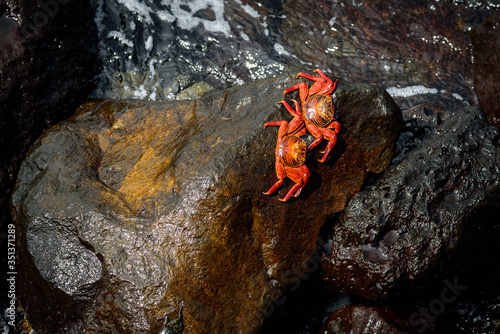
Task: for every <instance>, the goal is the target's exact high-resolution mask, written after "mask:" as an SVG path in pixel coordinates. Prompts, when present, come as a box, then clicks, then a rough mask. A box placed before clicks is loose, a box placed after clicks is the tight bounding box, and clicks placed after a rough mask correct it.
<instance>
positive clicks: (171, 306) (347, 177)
mask: <svg viewBox="0 0 500 334" xmlns="http://www.w3.org/2000/svg"><path fill="white" fill-rule="evenodd" d="M292 78H293V77H292V76H288V75H284V76H278V77H276V78H270V79H266V80H261V81H257V82H254V83H251V84H248V85H245V86H239V87H236V88H233V89H229V90H226V91H221V92H216V93H212V94H211V95H208V96H205V97H204V98H202V99H200V100H195V101H173V102H168V103H160V102H146V101H137V100H127V101H115V100H94V101H91V102H89V103H86V104H84V105H82V106H81V107H80V109H79V110H78V111H77V113H76V114H75V115H74V116H73V117H72V118H71V119H69V120H68V121H65V122H62V123H60V124H58V125H57V126H55V127H53V128H51V129H50V130H49V131H47V132H46V133H45V134H44V135H43V136H42V137H41V138H40V139H39V140H38V141H37V142H36V143H35V145H34V146H33V148H32V150H31V152H30V154H29V155H28V156H27V158H26V160H25V161H24V163H23V166H22V168H21V171H20V173H19V178H18V182H17V187H16V191H15V193H14V195H13V216H14V218H15V221H16V224H17V232H18V235H17V237H18V240H19V250H18V252H19V260H20V265H19V272H20V277H21V279H20V283H21V284H20V287H19V288H20V292H21V300H22V303H23V306H24V307H25V309H26V312H27V314H28V319H29V320H30V322H31V323H32V324H33V327H34V328H35V329H36V330H37V332H39V333H80V332H81V331H82V330H84V329H85V330H86V333H110V332H113V331H118V332H120V333H155V334H156V333H158V332H159V331H160V328H161V327H162V323H163V322H162V321H161V320H159V319H160V318H161V317H163V316H165V315H168V316H169V318H170V319H173V318H175V317H177V316H178V314H179V308H180V305H181V303H182V305H183V322H184V326H185V328H186V330H187V332H189V333H207V332H208V333H256V332H257V331H258V330H259V328H260V327H261V325H262V322H263V319H264V317H265V314H266V311H267V309H268V308H269V307H272V302H273V301H274V300H275V299H277V298H278V297H279V296H280V294H281V293H282V291H283V290H284V289H285V288H286V287H287V286H290V285H292V284H294V283H296V282H297V281H298V280H300V279H301V278H302V277H303V276H304V275H305V274H306V273H307V266H308V265H309V259H310V258H311V256H312V255H313V253H314V250H315V247H316V239H317V237H318V233H319V230H320V228H321V227H322V225H323V224H324V223H325V221H327V220H328V219H329V218H330V217H332V215H333V214H335V213H336V212H339V211H341V210H343V209H344V207H345V205H346V203H347V202H348V201H349V200H350V198H351V197H352V196H353V195H354V194H355V193H356V192H358V191H359V190H360V188H361V187H362V185H363V183H364V182H365V179H366V176H367V174H368V173H369V172H372V173H380V172H382V171H383V170H385V169H386V168H387V167H388V165H389V163H390V161H391V160H392V158H393V150H394V148H395V143H396V141H397V138H398V136H399V133H400V129H401V126H402V115H401V112H400V109H399V108H398V107H397V105H396V104H395V103H394V101H393V100H392V99H391V97H390V96H389V95H388V94H387V92H385V91H384V90H383V89H381V88H380V87H377V86H375V85H366V84H351V83H348V82H344V81H340V82H339V84H338V86H337V87H338V88H337V89H336V91H335V93H334V94H333V97H334V101H335V104H336V107H337V116H338V117H337V119H338V120H339V122H340V123H341V124H342V130H341V135H342V136H341V139H340V140H339V142H338V143H337V145H336V147H335V148H334V149H333V151H332V152H331V153H330V156H331V159H330V160H329V161H327V162H326V163H323V164H321V163H319V162H317V159H319V158H320V157H321V154H320V152H318V151H317V150H316V149H315V150H314V151H313V152H312V153H310V154H309V155H308V159H307V164H308V166H309V167H310V170H311V180H310V182H309V183H308V184H307V185H306V186H305V188H304V190H303V192H302V193H301V194H300V196H299V197H298V198H296V199H292V200H290V201H289V202H288V203H282V202H280V201H278V198H277V196H276V195H275V196H265V195H263V194H262V192H263V191H266V190H267V189H268V188H269V187H270V186H271V185H272V184H273V183H274V182H276V180H277V177H276V174H275V171H274V162H275V158H274V146H275V143H276V135H277V129H276V128H267V129H264V127H263V125H264V123H265V122H266V121H276V120H281V119H288V120H290V119H291V116H290V114H289V113H288V112H287V111H286V110H285V109H284V108H283V107H282V106H278V105H277V104H276V103H277V102H278V101H279V100H281V99H282V98H283V90H284V88H286V87H289V86H291V85H293V84H294V83H296V82H297V80H294V79H292ZM323 145H324V143H323ZM290 186H291V184H290V183H289V184H288V185H286V186H285V187H283V188H282V189H281V194H280V197H283V196H284V193H285V192H286V191H287V190H288V189H289V188H290ZM277 193H278V192H277Z"/></svg>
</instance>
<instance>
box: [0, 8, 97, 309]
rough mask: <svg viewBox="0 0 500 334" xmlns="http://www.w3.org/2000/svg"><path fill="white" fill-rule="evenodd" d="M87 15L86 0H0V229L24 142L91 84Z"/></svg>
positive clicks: (93, 46)
mask: <svg viewBox="0 0 500 334" xmlns="http://www.w3.org/2000/svg"><path fill="white" fill-rule="evenodd" d="M93 18H94V13H93V10H92V7H91V5H90V3H89V1H87V0H86V1H66V0H65V1H62V0H57V1H55V0H52V1H48V0H36V1H28V0H6V1H0V115H1V116H0V147H1V152H2V154H0V226H1V228H0V235H3V234H4V233H6V232H7V225H8V224H9V223H10V222H11V217H10V214H9V212H10V196H11V194H12V190H13V188H14V184H15V180H16V176H17V172H18V170H19V167H20V165H21V161H22V159H23V158H24V156H25V154H26V152H27V151H28V149H29V147H30V146H31V145H32V144H33V142H34V141H35V139H36V138H37V137H39V136H40V135H41V134H42V132H43V131H44V130H46V129H47V128H48V127H49V126H50V125H52V124H55V123H56V122H58V121H60V120H62V119H64V118H67V117H69V116H70V115H71V114H72V113H73V112H74V110H75V109H76V108H77V107H78V106H79V105H80V104H81V103H82V102H83V101H84V100H85V99H86V98H87V96H88V94H90V92H91V91H92V89H93V87H94V83H93V82H92V79H93V77H94V76H95V75H96V73H97V70H98V68H99V62H98V58H97V53H98V50H97V32H96V27H95V24H94V21H93ZM2 245H6V243H3V241H2ZM4 247H5V246H2V249H3V250H4V251H6V249H5V248H4ZM2 259H4V257H2ZM2 262H3V260H2ZM3 263H4V262H3ZM2 268H3V266H2ZM7 271H9V270H2V275H1V277H0V278H1V280H2V281H4V280H5V279H4V275H5V273H6V272H7ZM4 298H5V299H6V298H7V294H2V296H1V300H0V307H1V308H2V309H5V308H6V307H3V306H4V305H5V303H6V302H8V301H7V300H4Z"/></svg>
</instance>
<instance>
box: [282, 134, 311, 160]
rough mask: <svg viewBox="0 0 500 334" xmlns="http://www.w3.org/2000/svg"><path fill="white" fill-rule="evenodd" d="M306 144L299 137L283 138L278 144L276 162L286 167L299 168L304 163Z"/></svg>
mask: <svg viewBox="0 0 500 334" xmlns="http://www.w3.org/2000/svg"><path fill="white" fill-rule="evenodd" d="M306 150H307V145H306V142H305V141H303V140H302V139H301V138H300V137H296V136H285V137H284V138H283V139H282V140H281V142H280V143H279V144H278V155H277V156H278V161H279V162H280V163H281V164H282V165H283V166H287V167H299V166H300V165H303V164H304V162H305V161H306Z"/></svg>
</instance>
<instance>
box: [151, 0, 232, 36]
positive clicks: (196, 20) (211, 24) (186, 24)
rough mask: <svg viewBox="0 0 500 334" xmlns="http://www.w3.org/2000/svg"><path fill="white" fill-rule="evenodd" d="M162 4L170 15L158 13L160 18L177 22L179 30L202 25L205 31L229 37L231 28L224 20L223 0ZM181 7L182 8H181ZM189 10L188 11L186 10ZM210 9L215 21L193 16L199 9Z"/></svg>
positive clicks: (168, 0)
mask: <svg viewBox="0 0 500 334" xmlns="http://www.w3.org/2000/svg"><path fill="white" fill-rule="evenodd" d="M162 4H163V5H165V6H166V7H169V8H170V11H171V14H170V13H168V12H161V13H159V14H160V15H159V17H160V18H162V19H163V18H164V19H165V20H166V21H168V22H172V21H173V20H174V19H176V20H177V24H178V25H179V27H180V28H182V29H186V30H191V29H193V28H195V27H197V26H198V24H200V23H201V24H203V26H204V27H205V29H207V30H209V31H211V32H221V33H223V34H225V35H226V36H228V37H229V36H231V27H230V26H229V23H228V22H227V21H226V20H225V19H224V1H223V0H206V1H182V0H162ZM181 6H182V8H181ZM186 8H189V10H186ZM207 8H209V9H211V10H213V12H214V13H215V20H214V21H210V20H205V19H203V18H200V17H194V16H193V14H194V13H196V12H197V11H199V10H201V9H207Z"/></svg>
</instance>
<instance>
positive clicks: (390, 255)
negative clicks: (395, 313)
mask: <svg viewBox="0 0 500 334" xmlns="http://www.w3.org/2000/svg"><path fill="white" fill-rule="evenodd" d="M405 117H406V127H405V129H404V130H403V135H402V137H401V138H402V140H403V141H404V143H403V145H402V150H401V152H403V153H402V156H399V157H397V158H396V159H395V161H400V162H399V163H397V164H396V165H395V166H394V167H392V168H391V169H390V170H389V171H388V172H387V173H386V174H385V175H384V176H383V177H382V178H381V179H380V180H378V181H377V182H376V183H375V184H374V185H373V186H371V187H369V188H368V189H366V190H363V191H362V192H360V193H358V194H357V195H356V196H354V198H353V199H352V200H351V202H350V203H349V205H348V207H347V208H346V210H345V212H344V213H343V214H342V216H341V218H340V220H339V222H338V224H337V225H336V226H335V227H334V230H333V235H334V236H333V244H332V247H331V254H329V255H328V256H326V257H324V258H323V261H322V269H323V270H324V271H325V278H326V279H327V281H328V282H329V284H330V285H331V287H332V288H333V289H336V290H340V291H343V292H346V293H352V294H357V295H360V296H362V297H364V298H368V299H377V298H384V297H387V296H388V295H389V294H390V293H391V292H393V290H394V288H395V287H396V286H401V285H403V284H404V285H406V284H409V285H412V286H413V287H419V286H421V285H422V284H425V282H426V279H427V278H428V277H429V276H431V275H432V274H433V273H434V272H435V270H436V269H437V268H438V266H439V265H440V264H441V261H445V260H446V259H448V258H449V257H451V256H452V255H453V253H454V252H455V251H456V247H457V245H458V244H459V242H460V240H461V239H462V235H461V233H462V231H463V230H464V229H465V228H467V226H466V224H476V222H475V221H474V218H473V217H474V214H475V212H477V210H480V209H481V208H483V207H498V203H499V201H498V199H499V198H500V191H499V183H500V168H499V166H500V150H499V143H498V138H499V137H498V129H496V128H495V127H491V126H488V125H487V124H486V122H485V121H484V117H483V115H482V114H481V112H480V110H479V108H478V107H468V108H464V109H461V110H459V111H456V112H449V111H443V110H439V109H435V108H430V107H426V106H421V107H418V108H414V109H411V110H408V111H406V112H405ZM412 128H413V130H412V131H413V132H407V131H410V129H412ZM476 228H481V227H480V226H476Z"/></svg>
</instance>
